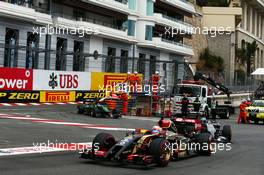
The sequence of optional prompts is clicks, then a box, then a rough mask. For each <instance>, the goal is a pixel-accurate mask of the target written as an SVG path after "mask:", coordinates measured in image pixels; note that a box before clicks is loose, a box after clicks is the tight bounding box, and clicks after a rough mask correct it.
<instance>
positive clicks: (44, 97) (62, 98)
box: [40, 91, 75, 103]
mask: <svg viewBox="0 0 264 175" xmlns="http://www.w3.org/2000/svg"><path fill="white" fill-rule="evenodd" d="M74 101H75V92H74V91H72V92H53V91H50V92H46V91H41V92H40V102H41V103H43V102H50V103H56V102H74Z"/></svg>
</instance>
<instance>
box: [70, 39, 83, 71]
mask: <svg viewBox="0 0 264 175" xmlns="http://www.w3.org/2000/svg"><path fill="white" fill-rule="evenodd" d="M73 52H74V56H73V71H84V68H85V60H84V56H83V55H82V54H83V42H80V41H74V48H73Z"/></svg>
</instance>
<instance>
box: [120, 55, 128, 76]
mask: <svg viewBox="0 0 264 175" xmlns="http://www.w3.org/2000/svg"><path fill="white" fill-rule="evenodd" d="M127 71H128V51H127V50H121V60H120V72H121V73H127Z"/></svg>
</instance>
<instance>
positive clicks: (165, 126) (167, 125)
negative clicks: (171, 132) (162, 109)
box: [158, 119, 172, 129]
mask: <svg viewBox="0 0 264 175" xmlns="http://www.w3.org/2000/svg"><path fill="white" fill-rule="evenodd" d="M158 124H159V126H160V127H161V128H163V129H168V128H170V127H171V124H172V122H171V121H170V120H164V119H161V120H160V121H159V122H158Z"/></svg>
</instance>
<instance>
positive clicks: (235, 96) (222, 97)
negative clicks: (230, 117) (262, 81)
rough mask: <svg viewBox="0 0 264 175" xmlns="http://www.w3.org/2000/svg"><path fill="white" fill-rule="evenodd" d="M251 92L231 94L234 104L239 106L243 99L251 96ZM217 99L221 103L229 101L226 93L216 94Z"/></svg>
mask: <svg viewBox="0 0 264 175" xmlns="http://www.w3.org/2000/svg"><path fill="white" fill-rule="evenodd" d="M251 95H252V94H251V93H243V94H231V95H230V98H231V102H232V104H233V106H235V107H238V106H239V105H240V103H241V101H242V100H243V99H247V98H249V97H250V96H251ZM215 99H216V101H218V103H219V104H224V102H225V101H227V96H226V95H216V96H215Z"/></svg>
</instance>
